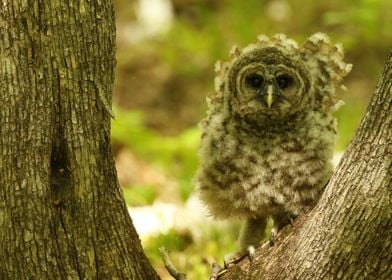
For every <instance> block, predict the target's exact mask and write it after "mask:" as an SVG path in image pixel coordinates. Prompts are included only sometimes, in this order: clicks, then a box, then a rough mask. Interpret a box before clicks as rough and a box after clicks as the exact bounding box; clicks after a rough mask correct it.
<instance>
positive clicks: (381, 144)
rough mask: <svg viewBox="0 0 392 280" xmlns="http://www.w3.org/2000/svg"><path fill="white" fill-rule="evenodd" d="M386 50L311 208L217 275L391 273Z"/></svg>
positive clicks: (391, 79)
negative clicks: (348, 138) (353, 128)
mask: <svg viewBox="0 0 392 280" xmlns="http://www.w3.org/2000/svg"><path fill="white" fill-rule="evenodd" d="M391 142H392V52H391V53H390V54H389V57H388V59H387V62H386V65H385V68H384V71H383V74H382V77H381V79H380V82H379V84H378V86H377V89H376V91H375V93H374V95H373V97H372V99H371V102H370V105H369V107H368V110H367V113H366V115H365V116H364V118H363V120H362V122H361V124H360V127H359V128H358V130H357V133H356V135H355V137H354V139H353V140H352V142H351V144H350V145H349V147H348V149H347V151H346V152H345V154H344V156H343V158H342V160H341V162H340V164H339V166H338V167H337V170H336V171H335V173H334V175H333V177H332V178H331V180H330V182H329V184H328V186H327V188H326V190H325V193H324V194H323V196H322V198H321V200H320V201H319V203H318V204H317V205H316V207H315V208H314V209H313V210H312V211H310V212H309V213H307V214H304V215H302V216H301V217H300V218H299V219H298V220H297V221H295V223H294V225H293V226H288V227H286V228H285V229H284V230H283V231H282V232H281V233H280V236H279V237H278V242H277V244H276V245H275V246H272V247H270V246H269V245H267V244H264V245H262V246H261V248H259V249H258V250H257V251H256V254H255V258H254V259H253V261H251V262H249V260H244V261H242V262H241V263H240V264H238V265H236V266H234V267H232V268H230V269H229V271H228V272H227V273H226V274H224V275H223V276H222V277H221V278H220V279H226V280H228V279H233V280H234V279H236V280H237V279H263V280H268V279H271V280H272V279H273V280H280V279H282V280H283V279H285V280H286V279H300V280H306V279H309V280H310V279H312V280H314V279H350V280H351V279H366V280H369V279H370V280H371V279H377V280H382V279H385V280H386V279H392V179H391V178H392V167H391V161H392V145H391Z"/></svg>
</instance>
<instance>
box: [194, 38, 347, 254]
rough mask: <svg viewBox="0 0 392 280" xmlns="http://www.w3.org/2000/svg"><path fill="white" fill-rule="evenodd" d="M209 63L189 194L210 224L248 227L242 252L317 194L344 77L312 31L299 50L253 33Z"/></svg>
mask: <svg viewBox="0 0 392 280" xmlns="http://www.w3.org/2000/svg"><path fill="white" fill-rule="evenodd" d="M231 57H232V58H231V60H230V61H229V62H226V63H218V64H217V66H216V71H217V77H216V94H215V95H214V96H212V97H210V98H209V99H208V103H209V104H208V105H209V110H208V114H207V117H206V118H205V119H204V120H203V121H202V122H201V129H202V140H201V147H200V168H199V170H198V172H197V175H196V185H197V192H198V194H199V197H200V198H201V200H202V201H203V202H204V203H205V205H206V206H207V208H208V210H209V212H210V214H211V215H213V216H214V217H216V218H231V217H238V218H241V219H244V220H246V222H245V225H244V228H243V231H242V233H241V236H240V246H241V250H244V249H246V248H247V247H248V246H249V245H254V246H256V245H257V244H258V242H259V241H260V240H261V239H262V238H263V235H264V231H265V224H266V219H267V218H268V217H272V219H273V221H274V225H275V229H274V230H275V231H276V230H278V229H279V228H281V227H282V226H284V225H285V224H286V223H287V222H288V219H289V216H290V215H298V214H299V213H300V212H301V211H302V210H303V208H304V207H305V206H306V205H309V204H312V203H313V202H315V201H317V199H318V198H319V197H320V195H321V193H322V191H323V188H324V186H325V185H326V183H327V181H328V180H329V178H330V176H331V173H332V165H331V162H330V160H331V158H332V153H333V146H334V141H335V135H336V120H335V118H334V117H333V116H332V113H333V111H335V110H336V109H337V107H338V105H339V100H338V99H337V98H336V95H335V91H336V88H337V86H338V85H339V83H340V82H341V80H342V79H343V78H344V77H345V76H346V75H347V74H348V73H349V72H350V69H351V65H349V64H346V63H344V62H343V51H342V48H341V47H340V45H332V44H331V43H330V42H329V39H328V37H327V36H326V35H324V34H321V33H317V34H314V35H313V36H311V37H310V38H309V39H307V41H306V42H305V43H304V44H303V45H302V46H298V45H297V43H296V42H295V41H293V40H291V39H287V38H286V37H285V36H284V35H282V34H278V35H275V36H274V37H272V38H268V37H266V36H260V37H259V38H258V41H257V42H256V43H255V44H251V45H249V46H247V47H246V48H244V49H243V50H240V49H238V48H233V50H232V52H231Z"/></svg>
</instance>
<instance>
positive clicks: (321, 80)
mask: <svg viewBox="0 0 392 280" xmlns="http://www.w3.org/2000/svg"><path fill="white" fill-rule="evenodd" d="M231 57H232V59H231V61H229V62H225V63H218V64H217V72H218V75H217V79H216V90H217V92H218V94H217V95H216V97H215V98H213V100H212V102H211V103H212V106H221V107H222V110H225V111H226V112H227V113H228V114H230V115H232V116H236V117H239V118H241V119H244V120H246V121H249V122H252V123H260V124H261V125H263V124H264V123H265V122H266V121H271V120H275V121H276V120H282V121H286V120H288V119H290V118H292V117H293V116H296V115H301V114H305V113H306V112H308V111H310V110H324V111H330V110H333V108H334V106H336V104H337V102H338V100H337V99H336V94H335V90H336V86H337V85H338V84H339V82H340V81H341V80H342V78H343V77H344V76H346V75H347V74H348V73H349V72H350V70H351V65H349V64H346V63H344V62H343V51H342V48H341V46H340V45H332V44H331V43H330V41H329V38H328V37H327V36H326V35H324V34H321V33H316V34H314V35H313V36H311V37H310V38H308V39H307V41H306V42H305V43H304V44H303V45H302V46H301V47H299V46H298V45H297V43H296V42H295V41H293V40H291V39H287V38H286V37H285V36H284V35H282V34H277V35H275V36H274V37H272V38H268V37H266V36H259V38H258V41H257V42H256V43H255V44H251V45H249V46H247V47H245V48H244V49H242V50H240V49H238V48H237V47H234V48H233V49H232V51H231ZM213 103H215V105H214V104H213Z"/></svg>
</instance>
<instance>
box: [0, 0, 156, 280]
mask: <svg viewBox="0 0 392 280" xmlns="http://www.w3.org/2000/svg"><path fill="white" fill-rule="evenodd" d="M0 30H1V32H0V279H158V276H157V275H156V273H155V272H154V270H153V269H152V267H151V265H150V264H149V262H148V260H147V259H146V257H145V255H144V254H143V251H142V248H141V245H140V241H139V239H138V236H137V234H136V232H135V230H134V227H133V225H132V221H131V219H130V217H129V215H128V212H127V209H126V205H125V203H124V200H123V196H122V193H121V190H120V188H119V185H118V182H117V175H116V171H115V168H114V162H113V155H112V151H111V147H110V138H109V136H110V114H111V110H110V105H109V102H108V101H107V100H110V99H111V92H112V88H113V78H114V75H113V71H114V65H115V59H114V53H115V26H114V12H113V7H112V3H111V1H110V0H102V1H84V0H81V1H79V0H68V1H51V0H37V1H33V0H28V1H21V0H15V1H2V3H1V4H0Z"/></svg>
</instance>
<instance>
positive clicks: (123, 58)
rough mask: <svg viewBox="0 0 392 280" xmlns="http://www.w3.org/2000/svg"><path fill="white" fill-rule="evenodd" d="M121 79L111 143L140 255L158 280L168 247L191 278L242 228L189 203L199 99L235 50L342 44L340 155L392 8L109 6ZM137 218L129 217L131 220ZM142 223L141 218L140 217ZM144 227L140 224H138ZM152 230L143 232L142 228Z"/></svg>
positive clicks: (177, 2) (380, 56) (388, 4)
mask: <svg viewBox="0 0 392 280" xmlns="http://www.w3.org/2000/svg"><path fill="white" fill-rule="evenodd" d="M114 3H115V8H116V18H117V19H116V20H117V70H116V71H117V73H116V83H115V92H114V96H113V100H114V107H115V111H116V119H115V120H114V121H113V122H112V142H113V147H114V151H115V156H116V164H117V170H118V175H119V180H120V184H121V186H122V187H123V190H124V195H125V198H126V201H127V203H128V205H129V207H131V210H130V213H131V215H132V218H133V220H134V223H135V225H136V227H137V229H138V231H139V234H140V235H141V238H142V241H143V246H144V247H145V249H146V252H147V254H148V257H149V258H150V260H151V261H152V262H153V265H154V267H155V268H156V269H157V270H158V271H159V273H160V274H161V276H162V278H163V279H170V278H168V277H167V274H166V273H165V271H164V269H163V264H162V262H161V260H160V256H159V253H158V248H159V246H162V245H165V246H166V247H167V248H168V249H169V250H170V252H171V256H172V258H173V262H174V263H175V264H176V265H177V266H178V267H179V268H180V270H183V271H187V273H188V276H189V278H190V279H207V277H208V273H209V270H210V268H209V265H210V263H211V262H212V261H213V260H214V259H216V260H218V261H220V262H221V260H222V257H223V255H224V254H227V253H229V252H230V251H233V250H234V249H235V237H236V235H237V231H238V223H216V222H213V221H212V220H211V218H208V217H206V213H205V212H203V209H202V208H201V207H200V205H198V204H197V202H195V201H194V199H193V197H192V191H193V185H192V177H193V175H194V172H195V169H196V168H197V164H198V163H197V147H198V143H199V131H198V129H197V123H198V122H199V121H200V120H201V118H203V117H204V114H205V109H206V104H205V97H206V95H207V94H210V93H212V92H213V88H214V86H213V82H214V71H213V70H214V64H215V62H216V61H217V60H227V59H228V52H229V50H230V49H231V47H232V45H234V44H237V45H238V46H240V47H244V46H246V45H247V44H249V43H251V42H253V41H255V39H256V37H257V35H259V34H266V35H273V34H275V33H286V34H287V35H288V37H291V38H293V39H296V40H297V41H298V42H299V43H301V42H303V40H304V39H305V38H307V37H308V36H309V35H310V34H312V33H314V32H325V33H327V34H328V35H329V36H330V37H331V39H332V41H334V42H341V43H342V44H343V46H344V49H345V53H346V61H347V62H349V63H352V64H353V65H354V67H353V70H352V72H351V74H350V75H349V76H348V78H347V79H346V80H345V85H346V87H347V91H346V92H343V91H342V92H340V96H341V98H342V99H343V100H344V101H345V103H346V105H345V106H344V107H343V108H341V109H340V111H339V112H338V113H337V117H338V120H339V139H338V143H337V147H336V150H337V151H343V150H344V149H345V147H346V146H347V145H348V143H349V142H350V139H351V138H352V136H353V133H354V132H355V129H356V127H357V126H358V124H359V121H360V119H361V117H362V115H363V113H364V111H365V110H366V106H367V103H368V101H369V98H370V96H371V94H372V93H373V91H374V89H375V86H376V83H377V79H378V78H379V75H380V73H381V71H382V66H383V63H384V60H385V58H386V56H387V53H388V51H389V49H390V48H391V47H392V1H390V0H329V1H312V0H302V1H300V0H290V1H285V0H274V1H267V0H265V1H260V0H259V1H256V0H246V1H238V0H128V1H124V0H115V1H114ZM134 215H135V216H134ZM138 215H139V216H138ZM138 221H140V222H138ZM147 228H148V229H147Z"/></svg>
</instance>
